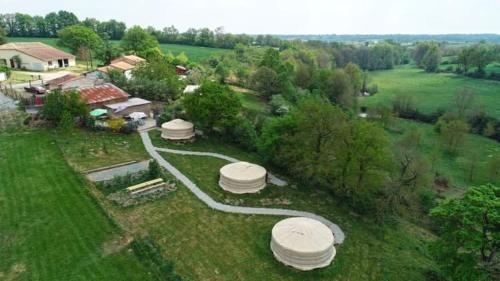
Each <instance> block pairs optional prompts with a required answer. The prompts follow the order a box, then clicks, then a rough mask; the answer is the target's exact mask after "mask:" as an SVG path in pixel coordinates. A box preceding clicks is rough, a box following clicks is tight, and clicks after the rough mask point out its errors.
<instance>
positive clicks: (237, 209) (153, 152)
mask: <svg viewBox="0 0 500 281" xmlns="http://www.w3.org/2000/svg"><path fill="white" fill-rule="evenodd" d="M140 135H141V138H142V142H143V144H144V147H145V148H146V151H147V152H148V153H149V155H150V156H151V157H152V158H154V159H156V161H158V163H159V164H160V165H161V166H162V167H164V168H165V169H166V170H167V171H169V172H170V173H171V174H172V175H173V176H174V177H176V178H177V179H178V180H179V181H181V182H182V183H183V184H184V185H185V186H186V187H187V188H188V189H189V190H190V191H191V192H192V193H193V194H194V195H195V196H196V197H198V199H200V200H201V201H203V202H204V203H205V204H207V205H208V206H209V207H210V208H212V209H215V210H219V211H222V212H226V213H236V214H249V215H274V216H290V217H307V218H311V219H315V220H318V221H320V222H322V223H324V224H325V225H326V226H328V227H329V228H330V229H331V230H332V232H333V235H334V236H335V243H336V244H342V242H344V238H345V235H344V232H343V231H342V229H340V227H339V226H338V225H336V224H334V223H333V222H331V221H329V220H327V219H325V218H324V217H322V216H318V215H316V214H313V213H309V212H302V211H296V210H287V209H274V208H253V207H241V206H231V205H225V204H222V203H219V202H217V201H215V200H213V199H212V197H210V196H208V195H207V194H206V193H205V192H203V191H202V190H201V189H200V188H199V187H198V186H197V185H196V184H195V183H194V182H192V181H191V180H190V179H188V178H187V177H186V176H185V175H184V174H182V173H181V172H180V171H179V170H177V168H175V167H174V166H172V165H171V164H170V163H169V162H167V161H166V160H165V159H164V158H163V157H161V155H160V154H159V153H158V151H163V152H171V153H178V154H183V155H201V154H198V153H202V154H203V156H213V157H217V158H222V157H220V156H223V157H224V158H222V159H225V160H228V159H232V160H236V159H234V158H231V157H227V156H224V155H221V154H217V153H210V152H192V151H180V150H170V149H163V148H162V149H160V148H155V147H154V146H153V144H152V143H151V139H150V138H149V134H148V132H140ZM157 149H158V151H157ZM172 151H176V152H172ZM181 152H182V153H181ZM193 153H196V154H193ZM214 155H217V156H214ZM228 161H230V162H234V161H231V160H228ZM236 161H237V160H236Z"/></svg>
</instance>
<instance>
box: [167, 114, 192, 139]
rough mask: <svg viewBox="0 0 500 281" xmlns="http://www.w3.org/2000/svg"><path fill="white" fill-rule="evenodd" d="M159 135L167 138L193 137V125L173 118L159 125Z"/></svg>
mask: <svg viewBox="0 0 500 281" xmlns="http://www.w3.org/2000/svg"><path fill="white" fill-rule="evenodd" d="M161 137H162V138H164V139H167V140H188V139H191V138H193V137H194V125H193V123H191V122H187V121H184V120H182V119H174V120H172V121H169V122H166V123H163V124H162V125H161Z"/></svg>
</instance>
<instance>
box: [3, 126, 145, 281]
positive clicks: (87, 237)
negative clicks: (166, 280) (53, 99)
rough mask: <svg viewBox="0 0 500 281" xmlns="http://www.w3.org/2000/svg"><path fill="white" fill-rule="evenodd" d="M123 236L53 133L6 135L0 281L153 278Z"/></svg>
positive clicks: (4, 138)
mask: <svg viewBox="0 0 500 281" xmlns="http://www.w3.org/2000/svg"><path fill="white" fill-rule="evenodd" d="M122 235H123V233H122V232H121V231H120V229H118V228H117V227H116V226H115V225H114V224H113V223H112V222H111V221H110V220H109V219H108V218H107V217H106V216H105V215H104V213H103V211H102V209H101V208H100V207H99V206H98V205H97V203H96V202H95V201H94V200H93V199H92V198H91V197H90V195H89V193H88V191H87V189H86V186H85V183H84V181H83V180H82V178H81V177H80V176H79V175H78V174H76V173H75V172H74V171H73V169H72V168H70V167H69V166H68V164H67V163H66V162H65V161H64V158H63V156H62V153H61V151H60V150H59V148H58V146H57V144H56V142H55V141H54V135H53V134H52V132H51V131H48V130H35V131H26V132H23V131H21V132H18V133H12V134H7V133H0V280H17V281H21V280H26V281H28V280H47V281H59V280H60V281H69V280H75V281H76V280H103V281H104V280H120V281H122V280H151V279H150V278H149V276H148V274H147V272H146V270H145V269H144V268H143V267H142V266H141V263H140V262H139V260H138V259H137V258H136V257H135V255H133V254H132V253H131V252H130V251H128V249H127V247H126V246H125V245H123V247H120V246H112V245H114V244H113V242H116V241H120V237H121V236H122ZM118 245H119V244H118Z"/></svg>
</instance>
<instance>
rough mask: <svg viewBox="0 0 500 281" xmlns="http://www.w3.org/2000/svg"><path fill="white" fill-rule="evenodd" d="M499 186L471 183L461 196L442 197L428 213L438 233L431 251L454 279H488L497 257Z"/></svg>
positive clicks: (496, 268) (499, 246) (498, 248)
mask: <svg viewBox="0 0 500 281" xmlns="http://www.w3.org/2000/svg"><path fill="white" fill-rule="evenodd" d="M499 202H500V188H499V187H497V186H494V185H491V184H488V185H482V186H478V187H470V188H469V189H468V190H467V191H466V192H465V194H464V196H463V198H459V199H447V200H444V201H443V202H441V203H440V204H439V206H437V207H436V208H434V209H432V211H431V216H432V217H433V218H434V220H435V223H436V225H437V226H438V227H439V232H440V236H439V238H438V239H437V241H436V242H434V243H433V246H432V252H433V254H434V255H435V256H436V260H437V261H438V262H439V263H440V265H441V267H442V268H443V271H444V272H445V274H446V275H447V276H449V277H450V278H451V279H453V280H464V281H465V280H489V279H493V274H494V271H498V265H499V263H500V259H499V257H498V255H497V252H498V250H500V205H499Z"/></svg>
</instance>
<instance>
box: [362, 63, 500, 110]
mask: <svg viewBox="0 0 500 281" xmlns="http://www.w3.org/2000/svg"><path fill="white" fill-rule="evenodd" d="M370 75H371V76H372V78H373V79H372V83H373V84H377V85H378V89H379V92H378V93H377V94H375V95H374V96H371V97H362V98H360V99H359V103H360V105H362V106H368V107H370V106H375V105H377V104H383V105H388V106H390V105H391V103H392V101H393V100H394V99H395V97H396V96H398V95H409V96H412V97H413V100H414V102H415V106H416V108H417V109H418V110H420V111H422V112H424V113H432V112H435V111H436V110H438V109H445V110H446V109H450V108H453V100H454V97H455V95H456V94H457V93H458V92H460V91H461V90H463V89H469V90H471V91H473V92H474V93H475V98H474V103H473V107H474V108H482V109H484V111H485V112H486V113H487V114H488V115H490V116H492V117H495V118H500V99H499V98H498V95H499V93H500V81H491V80H482V79H473V78H468V77H465V76H459V75H455V74H448V73H439V74H436V73H426V72H425V71H423V70H421V69H417V68H415V67H414V66H409V65H406V66H401V67H397V68H395V69H392V70H381V71H374V72H371V73H370Z"/></svg>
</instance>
